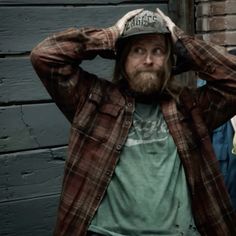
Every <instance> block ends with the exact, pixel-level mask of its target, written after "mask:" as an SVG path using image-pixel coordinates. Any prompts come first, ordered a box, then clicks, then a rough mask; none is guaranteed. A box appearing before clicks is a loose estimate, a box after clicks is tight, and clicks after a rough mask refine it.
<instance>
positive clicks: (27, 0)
mask: <svg viewBox="0 0 236 236" xmlns="http://www.w3.org/2000/svg"><path fill="white" fill-rule="evenodd" d="M142 2H144V1H143V0H132V3H142ZM145 2H146V3H168V0H145ZM124 3H130V0H99V1H98V0H67V1H65V0H50V1H46V0H40V4H41V5H42V4H46V5H54V4H63V5H66V4H73V5H105V4H124ZM1 4H2V5H6V4H14V5H25V4H29V5H39V1H37V0H20V1H17V0H1V1H0V5H1Z"/></svg>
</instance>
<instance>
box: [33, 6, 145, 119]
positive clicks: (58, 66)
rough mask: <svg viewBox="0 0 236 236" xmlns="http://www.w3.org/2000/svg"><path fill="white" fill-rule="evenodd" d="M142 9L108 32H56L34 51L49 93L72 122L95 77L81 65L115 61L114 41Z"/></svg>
mask: <svg viewBox="0 0 236 236" xmlns="http://www.w3.org/2000/svg"><path fill="white" fill-rule="evenodd" d="M141 10H142V9H138V10H134V11H131V12H128V13H127V14H126V15H124V16H123V17H122V18H121V19H120V20H118V22H117V23H116V24H115V25H114V26H112V27H110V28H106V29H96V28H82V29H77V28H70V29H68V30H65V31H63V32H59V33H56V34H54V35H52V36H50V37H48V38H46V39H45V40H44V41H42V42H41V43H40V44H38V45H37V46H36V47H35V48H34V49H33V50H32V52H31V61H32V64H33V66H34V69H35V70H36V72H37V74H38V76H39V77H40V79H41V81H42V82H43V84H44V85H45V87H46V88H47V90H48V92H49V94H50V95H51V97H52V98H53V100H54V101H55V102H56V104H57V105H58V107H59V108H60V109H61V110H62V111H63V113H64V114H65V115H66V117H67V118H68V119H69V121H72V119H73V117H74V114H75V111H76V107H77V106H78V105H79V103H81V104H82V103H83V101H84V99H85V98H86V97H87V95H88V93H89V90H90V87H91V84H92V83H93V81H94V80H96V79H97V77H96V76H95V75H92V74H90V73H88V72H85V71H83V70H82V69H81V68H80V66H79V65H80V63H81V62H82V61H83V60H91V59H93V58H95V57H96V56H97V55H100V56H102V57H104V58H115V52H114V47H115V42H116V40H117V38H118V37H119V35H120V34H121V33H122V32H123V29H124V25H125V23H126V21H127V20H128V19H129V18H131V17H133V16H134V15H135V14H138V13H139V12H140V11H141Z"/></svg>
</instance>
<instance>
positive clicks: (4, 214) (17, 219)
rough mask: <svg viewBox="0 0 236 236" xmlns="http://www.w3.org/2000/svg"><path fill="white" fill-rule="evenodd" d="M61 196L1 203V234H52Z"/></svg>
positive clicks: (40, 235)
mask: <svg viewBox="0 0 236 236" xmlns="http://www.w3.org/2000/svg"><path fill="white" fill-rule="evenodd" d="M58 202H59V196H58V195H55V196H54V195H53V196H48V197H42V198H37V199H29V200H22V201H14V202H8V203H4V204H0V219H1V227H0V235H2V236H23V235H24V236H32V235H33V236H51V235H52V232H53V228H54V225H55V221H56V214H57V208H58Z"/></svg>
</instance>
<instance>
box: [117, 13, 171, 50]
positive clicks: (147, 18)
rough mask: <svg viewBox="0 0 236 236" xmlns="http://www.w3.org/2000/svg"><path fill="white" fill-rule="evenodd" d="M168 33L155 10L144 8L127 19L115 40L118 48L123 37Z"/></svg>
mask: <svg viewBox="0 0 236 236" xmlns="http://www.w3.org/2000/svg"><path fill="white" fill-rule="evenodd" d="M153 33H154V34H155V33H156V34H169V33H170V31H169V30H168V29H167V27H166V24H165V22H164V20H163V19H162V17H161V16H160V15H159V14H158V13H157V12H152V11H149V10H144V11H142V12H140V13H139V14H138V15H136V16H134V17H133V18H131V19H130V20H128V21H127V22H126V24H125V28H124V31H123V33H122V35H121V36H120V37H119V39H118V40H117V42H116V49H117V50H118V49H119V48H120V46H121V45H122V43H123V42H124V41H125V39H127V38H129V37H132V36H135V35H142V34H153Z"/></svg>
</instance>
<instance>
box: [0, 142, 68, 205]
mask: <svg viewBox="0 0 236 236" xmlns="http://www.w3.org/2000/svg"><path fill="white" fill-rule="evenodd" d="M66 154H67V146H65V147H60V148H52V149H38V150H33V151H25V152H15V153H11V154H5V155H0V192H1V194H0V204H1V203H4V202H7V201H19V200H24V199H30V198H36V197H42V196H49V195H58V194H60V191H61V184H62V176H63V173H64V165H65V159H66Z"/></svg>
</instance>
